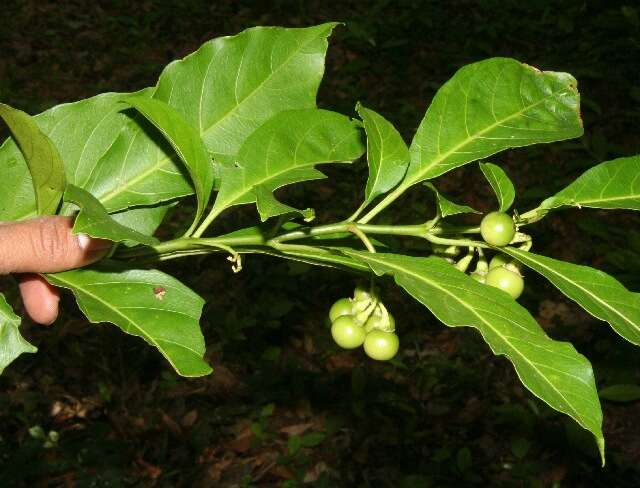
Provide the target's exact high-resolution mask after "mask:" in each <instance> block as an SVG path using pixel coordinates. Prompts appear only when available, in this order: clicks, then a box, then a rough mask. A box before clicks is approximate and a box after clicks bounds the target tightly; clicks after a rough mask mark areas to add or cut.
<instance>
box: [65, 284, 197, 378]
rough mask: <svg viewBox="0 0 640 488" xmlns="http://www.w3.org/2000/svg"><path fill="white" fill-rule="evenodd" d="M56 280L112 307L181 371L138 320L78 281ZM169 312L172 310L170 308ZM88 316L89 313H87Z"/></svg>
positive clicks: (112, 309)
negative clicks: (131, 317) (141, 326)
mask: <svg viewBox="0 0 640 488" xmlns="http://www.w3.org/2000/svg"><path fill="white" fill-rule="evenodd" d="M54 279H55V280H58V281H60V282H62V283H64V284H66V285H68V286H69V287H70V288H71V289H72V290H73V289H76V290H79V291H81V292H82V293H84V294H86V295H88V296H89V297H91V298H93V299H94V300H96V301H98V302H100V303H101V304H103V305H104V306H105V307H107V308H108V309H110V310H111V311H113V312H114V313H115V314H116V315H119V316H120V317H122V318H123V319H124V320H126V321H127V322H129V323H130V324H131V325H132V326H133V327H134V328H135V329H136V330H137V331H139V332H140V335H141V336H142V337H144V338H145V339H147V340H148V341H149V342H150V343H151V344H152V345H153V346H155V347H156V349H158V351H160V353H161V354H162V355H163V356H164V357H165V358H166V360H167V361H169V364H171V366H172V367H173V368H174V369H175V370H177V371H179V370H180V368H178V367H177V366H176V364H175V363H174V362H173V360H172V359H171V358H170V357H169V356H168V355H167V354H165V352H164V351H163V349H162V347H160V344H159V343H158V342H157V341H156V340H155V339H154V338H153V337H152V336H150V335H149V334H148V333H146V332H145V331H144V330H143V329H141V328H140V326H138V325H137V324H136V322H134V321H133V320H132V319H130V318H129V317H128V316H127V315H125V314H124V313H122V312H120V310H119V309H117V308H115V307H113V306H112V305H111V304H110V303H109V302H107V301H105V300H103V299H102V298H100V297H99V296H98V295H95V294H93V293H91V292H90V291H88V290H87V289H86V288H83V287H82V285H78V284H77V283H74V282H72V281H69V280H65V279H64V278H61V277H60V276H55V277H54ZM169 312H171V311H170V310H169ZM87 316H88V315H87ZM163 342H169V343H172V344H176V345H177V346H180V347H182V348H183V349H186V350H187V351H190V352H192V353H193V354H195V355H196V356H197V357H198V358H200V354H199V353H198V352H197V351H194V350H193V349H191V348H190V347H187V346H185V345H183V344H177V343H175V342H173V341H169V340H166V341H163Z"/></svg>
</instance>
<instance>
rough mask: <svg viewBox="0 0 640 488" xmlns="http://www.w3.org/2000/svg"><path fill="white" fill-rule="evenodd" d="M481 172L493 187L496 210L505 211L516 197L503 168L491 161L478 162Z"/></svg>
mask: <svg viewBox="0 0 640 488" xmlns="http://www.w3.org/2000/svg"><path fill="white" fill-rule="evenodd" d="M480 169H481V170H482V174H484V177H485V178H486V179H487V181H488V182H489V184H490V185H491V188H493V191H494V193H495V194H496V198H497V199H498V205H499V208H498V210H499V211H500V212H506V211H507V210H509V208H510V207H511V205H512V204H513V200H514V199H515V197H516V189H515V188H514V187H513V183H511V180H510V179H509V177H508V176H507V173H505V172H504V170H503V169H502V168H501V167H500V166H497V165H495V164H493V163H480Z"/></svg>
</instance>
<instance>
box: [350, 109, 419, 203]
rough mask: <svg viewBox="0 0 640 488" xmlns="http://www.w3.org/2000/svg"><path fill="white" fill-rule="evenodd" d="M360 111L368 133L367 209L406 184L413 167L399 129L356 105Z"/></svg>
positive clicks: (376, 114) (378, 115) (371, 111)
mask: <svg viewBox="0 0 640 488" xmlns="http://www.w3.org/2000/svg"><path fill="white" fill-rule="evenodd" d="M356 111H357V112H358V114H359V115H360V118H361V119H362V121H363V122H364V130H365V131H366V133H367V162H368V163H369V179H368V180H367V187H366V189H365V202H364V204H363V205H367V204H369V203H371V201H373V200H374V199H375V198H376V197H378V196H380V195H382V194H384V193H386V192H388V191H389V190H391V189H392V188H393V187H394V186H396V185H397V184H398V183H400V181H402V178H403V177H404V174H405V173H406V171H407V167H408V166H409V148H408V147H407V145H406V144H405V142H404V140H403V139H402V136H401V135H400V133H399V132H398V131H397V129H396V128H395V127H394V126H393V125H392V124H391V122H389V121H388V120H387V119H385V118H384V117H383V116H382V115H380V114H378V113H376V112H374V111H373V110H371V109H368V108H366V107H364V106H363V105H361V104H360V103H358V104H357V105H356Z"/></svg>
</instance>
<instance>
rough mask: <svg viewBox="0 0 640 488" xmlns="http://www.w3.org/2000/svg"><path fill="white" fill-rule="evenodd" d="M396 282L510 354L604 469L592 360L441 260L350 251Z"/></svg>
mask: <svg viewBox="0 0 640 488" xmlns="http://www.w3.org/2000/svg"><path fill="white" fill-rule="evenodd" d="M345 253H346V254H347V255H349V256H352V257H354V258H357V259H360V260H361V261H363V262H365V263H367V264H369V266H371V269H372V270H373V271H374V272H375V273H376V274H378V275H381V274H390V275H392V276H393V277H394V279H395V281H396V283H397V284H398V285H399V286H401V287H402V288H404V289H405V290H406V291H407V292H408V293H409V294H410V295H411V296H413V297H414V298H415V299H416V300H418V301H419V302H420V303H422V304H423V305H425V306H426V307H427V308H428V309H429V310H431V312H432V313H433V314H434V315H435V316H436V317H437V318H438V319H439V320H441V321H442V322H444V323H445V324H446V325H448V326H450V327H461V326H467V327H474V328H475V329H477V330H478V331H479V332H480V333H481V334H482V337H483V339H484V340H485V341H486V342H487V343H488V344H489V346H490V347H491V350H492V351H493V352H494V354H499V355H505V356H506V357H507V358H508V359H509V360H510V361H511V362H512V363H513V365H514V367H515V369H516V372H517V373H518V377H519V378H520V380H521V381H522V383H523V384H524V385H525V386H526V387H527V388H528V389H529V391H531V392H532V393H533V394H534V395H536V396H537V397H538V398H540V399H541V400H543V401H544V402H546V403H547V404H549V405H550V406H551V407H552V408H554V409H556V410H558V411H559V412H562V413H565V414H567V415H569V416H570V417H572V418H573V419H574V420H575V421H576V422H578V423H579V424H580V425H581V426H582V427H583V428H585V429H587V430H588V431H590V432H591V433H592V434H593V435H594V436H595V438H596V442H597V444H598V448H599V450H600V455H601V456H602V462H603V464H604V438H603V435H602V411H601V408H600V402H599V400H598V394H597V391H596V386H595V381H594V377H593V370H592V368H591V365H590V363H589V361H588V360H587V359H586V358H585V357H584V356H582V355H581V354H579V353H578V352H577V351H576V350H575V349H574V348H573V346H572V345H571V344H569V343H567V342H558V341H554V340H552V339H550V338H549V337H548V336H547V335H546V334H545V333H544V331H543V330H542V328H541V327H540V326H539V325H538V324H537V323H536V321H535V320H534V319H533V318H532V317H531V315H529V312H527V310H526V309H525V308H523V307H522V306H520V305H519V304H518V303H517V302H516V301H515V300H513V299H512V298H510V297H509V296H508V295H507V294H506V293H504V292H502V291H500V290H497V289H494V288H492V287H490V286H486V285H482V284H480V283H477V282H476V281H474V280H472V279H471V278H469V277H468V276H467V275H465V274H464V273H462V272H460V271H458V270H457V269H455V267H454V266H451V265H450V264H448V263H447V262H445V261H444V260H442V259H440V258H437V257H427V258H419V257H409V256H401V255H394V254H379V253H378V254H371V253H364V252H356V251H345Z"/></svg>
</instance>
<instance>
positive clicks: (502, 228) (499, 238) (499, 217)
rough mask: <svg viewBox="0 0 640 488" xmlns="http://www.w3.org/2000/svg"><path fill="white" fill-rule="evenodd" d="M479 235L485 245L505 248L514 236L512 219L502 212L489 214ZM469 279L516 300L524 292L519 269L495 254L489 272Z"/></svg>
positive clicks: (503, 257) (508, 260)
mask: <svg viewBox="0 0 640 488" xmlns="http://www.w3.org/2000/svg"><path fill="white" fill-rule="evenodd" d="M480 234H481V235H482V238H483V239H484V240H485V242H486V243H487V244H491V245H492V246H500V247H502V246H506V245H507V244H509V243H510V242H511V240H512V239H513V238H514V236H515V235H516V225H515V223H514V222H513V219H512V218H511V217H510V216H509V215H507V214H506V213H504V212H491V213H488V214H487V215H485V216H484V218H483V219H482V222H481V223H480ZM471 277H472V278H473V279H475V280H477V281H479V282H481V283H485V284H487V285H490V286H495V287H496V288H499V289H501V290H503V291H506V292H507V293H508V294H509V295H511V296H512V297H513V298H518V297H519V296H520V295H522V292H523V290H524V280H523V279H522V275H521V274H520V269H519V268H518V266H516V264H515V263H513V261H512V260H511V259H510V258H508V257H507V256H505V255H504V254H496V255H495V256H494V257H493V258H492V259H491V261H490V262H489V270H488V271H486V272H485V273H483V272H482V271H476V272H474V273H471Z"/></svg>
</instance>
